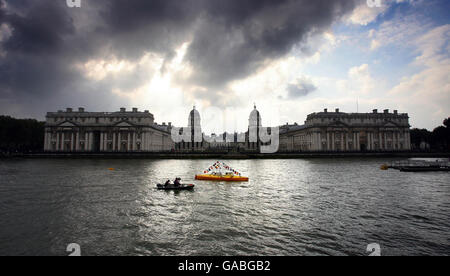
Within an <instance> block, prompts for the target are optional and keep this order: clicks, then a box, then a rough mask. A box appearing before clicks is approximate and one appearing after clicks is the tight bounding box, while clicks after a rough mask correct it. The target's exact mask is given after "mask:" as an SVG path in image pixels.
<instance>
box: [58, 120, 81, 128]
mask: <svg viewBox="0 0 450 276" xmlns="http://www.w3.org/2000/svg"><path fill="white" fill-rule="evenodd" d="M59 126H60V127H76V126H77V125H76V124H74V123H72V122H69V121H65V122H62V123H61V124H59Z"/></svg>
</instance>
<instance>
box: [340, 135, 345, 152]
mask: <svg viewBox="0 0 450 276" xmlns="http://www.w3.org/2000/svg"><path fill="white" fill-rule="evenodd" d="M344 150H345V148H344V132H341V151H344Z"/></svg>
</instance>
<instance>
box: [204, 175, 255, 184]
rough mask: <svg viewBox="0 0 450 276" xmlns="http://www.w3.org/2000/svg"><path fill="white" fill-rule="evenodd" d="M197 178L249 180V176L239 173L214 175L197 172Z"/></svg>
mask: <svg viewBox="0 0 450 276" xmlns="http://www.w3.org/2000/svg"><path fill="white" fill-rule="evenodd" d="M195 179H196V180H212V181H241V182H243V181H248V177H244V176H239V175H232V174H226V175H213V174H197V175H196V176H195Z"/></svg>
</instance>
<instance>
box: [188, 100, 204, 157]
mask: <svg viewBox="0 0 450 276" xmlns="http://www.w3.org/2000/svg"><path fill="white" fill-rule="evenodd" d="M188 129H189V130H190V131H191V140H190V142H191V145H190V146H191V147H192V148H193V149H194V148H199V147H201V145H202V144H203V143H202V142H203V135H202V126H201V120H200V113H199V112H198V111H197V109H195V106H194V108H193V109H192V111H191V112H190V113H189V121H188Z"/></svg>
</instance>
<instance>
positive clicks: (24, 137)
mask: <svg viewBox="0 0 450 276" xmlns="http://www.w3.org/2000/svg"><path fill="white" fill-rule="evenodd" d="M44 131H45V123H44V122H38V121H37V120H33V119H14V118H11V117H9V116H0V152H30V151H42V150H43V147H44Z"/></svg>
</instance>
